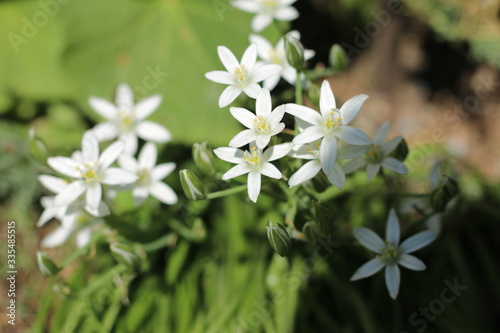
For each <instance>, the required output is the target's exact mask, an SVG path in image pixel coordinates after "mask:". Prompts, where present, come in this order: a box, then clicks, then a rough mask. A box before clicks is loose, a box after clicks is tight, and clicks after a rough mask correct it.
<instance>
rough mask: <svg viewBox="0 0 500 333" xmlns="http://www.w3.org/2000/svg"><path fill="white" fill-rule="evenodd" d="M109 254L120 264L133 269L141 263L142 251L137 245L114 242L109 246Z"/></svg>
mask: <svg viewBox="0 0 500 333" xmlns="http://www.w3.org/2000/svg"><path fill="white" fill-rule="evenodd" d="M109 249H110V250H111V254H112V255H113V257H114V258H115V259H116V261H118V262H119V263H121V264H124V265H126V266H129V267H132V268H135V267H138V266H139V265H140V263H141V255H142V253H141V252H142V251H141V249H139V247H138V245H136V244H132V243H128V242H127V243H126V242H115V243H112V244H111V245H110V246H109Z"/></svg>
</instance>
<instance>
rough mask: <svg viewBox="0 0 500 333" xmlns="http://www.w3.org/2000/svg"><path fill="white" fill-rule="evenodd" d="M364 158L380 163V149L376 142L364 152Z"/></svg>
mask: <svg viewBox="0 0 500 333" xmlns="http://www.w3.org/2000/svg"><path fill="white" fill-rule="evenodd" d="M366 159H367V160H368V161H369V162H371V163H380V162H381V160H382V150H381V149H380V146H379V145H377V144H373V145H372V146H371V147H370V149H368V151H367V152H366Z"/></svg>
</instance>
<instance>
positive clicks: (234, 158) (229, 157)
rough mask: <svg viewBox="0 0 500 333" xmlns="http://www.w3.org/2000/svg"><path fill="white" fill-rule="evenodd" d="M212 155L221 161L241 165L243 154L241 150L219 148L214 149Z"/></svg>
mask: <svg viewBox="0 0 500 333" xmlns="http://www.w3.org/2000/svg"><path fill="white" fill-rule="evenodd" d="M214 154H215V155H217V157H218V158H220V159H221V160H223V161H227V162H231V163H242V162H243V155H244V152H243V150H241V149H236V148H229V147H221V148H217V149H214Z"/></svg>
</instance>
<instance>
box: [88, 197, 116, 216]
mask: <svg viewBox="0 0 500 333" xmlns="http://www.w3.org/2000/svg"><path fill="white" fill-rule="evenodd" d="M85 210H86V211H87V213H89V214H90V215H92V216H94V217H102V216H106V215H109V214H111V212H110V211H109V207H108V205H106V203H105V202H104V201H102V200H101V201H99V205H98V206H97V209H93V208H91V207H89V206H85Z"/></svg>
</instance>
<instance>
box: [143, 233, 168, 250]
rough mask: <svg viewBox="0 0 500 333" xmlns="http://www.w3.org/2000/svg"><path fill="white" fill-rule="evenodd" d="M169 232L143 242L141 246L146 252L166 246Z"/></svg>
mask: <svg viewBox="0 0 500 333" xmlns="http://www.w3.org/2000/svg"><path fill="white" fill-rule="evenodd" d="M170 238H171V234H166V235H164V236H162V237H160V238H158V239H156V240H154V241H152V242H150V243H146V244H144V245H143V246H142V247H143V249H144V251H146V252H153V251H156V250H159V249H161V248H164V247H166V246H167V245H168V244H169V243H170Z"/></svg>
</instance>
